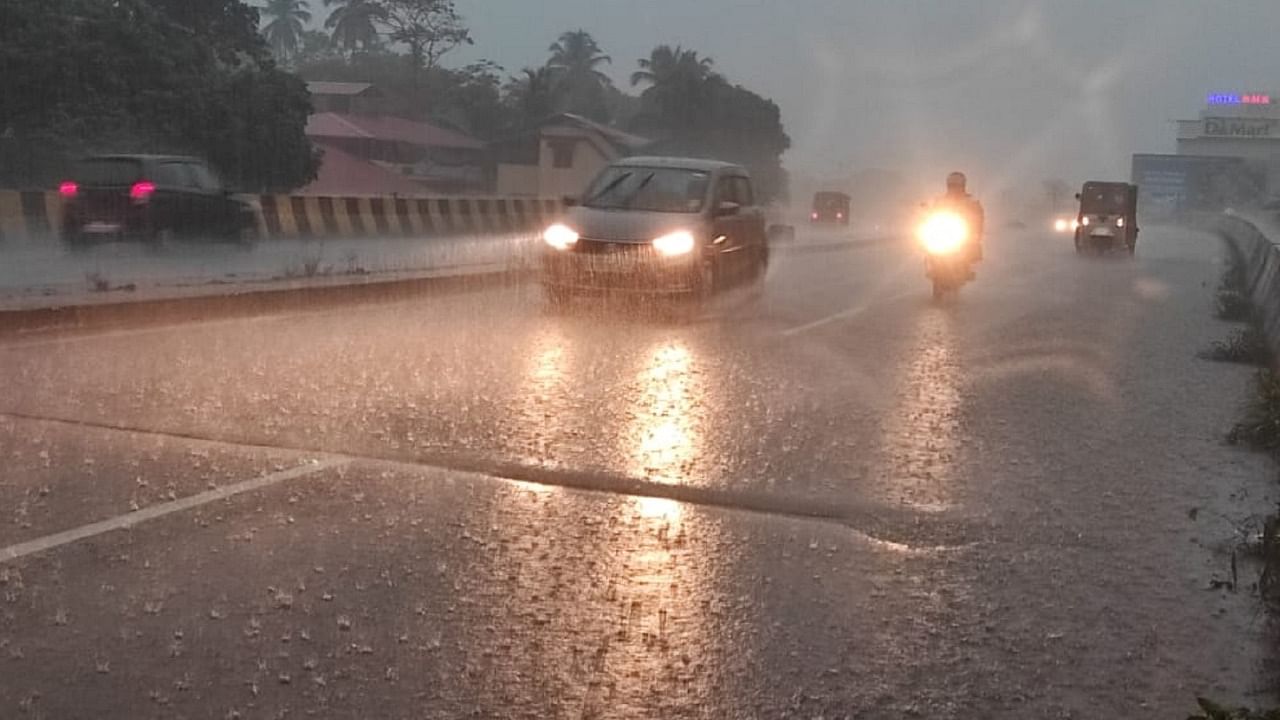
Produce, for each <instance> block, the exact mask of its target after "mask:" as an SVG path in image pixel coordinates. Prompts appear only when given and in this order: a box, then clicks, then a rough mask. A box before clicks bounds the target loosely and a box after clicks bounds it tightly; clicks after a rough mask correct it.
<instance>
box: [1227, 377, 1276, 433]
mask: <svg viewBox="0 0 1280 720" xmlns="http://www.w3.org/2000/svg"><path fill="white" fill-rule="evenodd" d="M1256 385H1257V397H1256V398H1254V400H1253V403H1252V404H1251V405H1250V406H1249V410H1248V412H1247V413H1246V414H1245V417H1244V419H1243V420H1241V421H1240V422H1238V423H1236V425H1235V427H1233V428H1232V429H1231V432H1230V433H1228V434H1227V442H1229V443H1231V444H1232V445H1245V446H1247V447H1251V448H1254V449H1256V450H1263V451H1266V452H1269V453H1272V454H1277V453H1278V452H1280V377H1277V376H1276V374H1275V373H1274V372H1272V371H1271V370H1269V369H1263V370H1259V371H1258V375H1257V379H1256Z"/></svg>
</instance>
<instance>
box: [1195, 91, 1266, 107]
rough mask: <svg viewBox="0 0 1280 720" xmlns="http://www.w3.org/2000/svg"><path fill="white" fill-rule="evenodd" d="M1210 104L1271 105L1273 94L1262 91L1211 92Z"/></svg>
mask: <svg viewBox="0 0 1280 720" xmlns="http://www.w3.org/2000/svg"><path fill="white" fill-rule="evenodd" d="M1209 104H1210V105H1270V104H1271V96H1270V95H1265V94H1260V93H1249V94H1246V95H1238V94H1236V93H1211V94H1210V95H1209Z"/></svg>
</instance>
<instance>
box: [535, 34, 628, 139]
mask: <svg viewBox="0 0 1280 720" xmlns="http://www.w3.org/2000/svg"><path fill="white" fill-rule="evenodd" d="M548 50H549V51H550V52H551V58H550V59H549V60H547V67H548V68H549V69H550V70H551V72H552V73H553V74H554V78H555V84H556V87H555V91H556V94H558V95H559V96H560V98H561V101H562V103H561V104H562V107H563V109H564V110H566V111H568V112H576V113H580V114H583V115H586V116H587V117H591V118H593V119H596V120H606V119H608V118H607V115H608V110H607V108H606V106H605V102H604V90H605V89H606V88H608V87H609V86H610V85H612V84H613V83H612V81H610V80H609V76H608V75H606V74H604V72H602V71H601V70H600V67H601V66H603V65H608V64H610V63H612V62H613V59H612V58H610V57H609V56H608V55H605V54H604V52H603V51H602V50H601V49H600V45H599V44H598V43H597V42H596V41H595V38H593V37H591V33H589V32H587V31H586V30H571V31H569V32H566V33H563V34H561V35H560V39H559V40H557V41H556V42H554V43H552V44H551V47H550V48H548Z"/></svg>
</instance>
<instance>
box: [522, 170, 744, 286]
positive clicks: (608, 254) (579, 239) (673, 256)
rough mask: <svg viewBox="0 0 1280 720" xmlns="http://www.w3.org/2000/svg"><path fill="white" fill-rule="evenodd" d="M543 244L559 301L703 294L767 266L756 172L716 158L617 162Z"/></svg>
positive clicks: (549, 282) (547, 278) (546, 278)
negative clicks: (584, 297) (589, 296)
mask: <svg viewBox="0 0 1280 720" xmlns="http://www.w3.org/2000/svg"><path fill="white" fill-rule="evenodd" d="M543 239H544V240H545V242H546V252H545V255H544V258H543V285H544V287H545V288H546V291H547V295H548V297H549V298H550V299H551V300H552V301H553V302H563V301H565V300H567V299H569V298H570V297H572V296H574V295H578V294H588V293H611V292H624V293H646V294H654V295H686V296H694V297H703V296H706V295H708V294H710V293H712V292H714V291H716V290H719V289H722V288H725V287H728V286H731V285H734V284H738V283H743V282H747V281H750V280H754V279H757V278H760V277H762V276H763V275H764V271H765V269H766V267H767V266H768V262H769V243H768V238H767V235H766V232H765V222H764V213H763V211H762V210H761V209H760V208H759V207H758V206H757V205H756V198H755V191H754V188H753V187H752V183H751V178H750V176H749V175H748V174H747V171H746V170H744V169H743V168H741V167H739V166H737V165H731V164H728V163H722V162H715V161H711V160H695V159H687V158H660V157H635V158H627V159H625V160H620V161H617V162H615V163H613V164H612V165H610V166H608V167H606V168H605V169H604V170H603V171H601V173H600V174H599V176H597V177H596V179H595V180H594V181H593V182H592V183H591V185H590V187H589V188H588V189H587V191H586V193H585V194H584V195H583V196H582V199H581V202H580V203H579V204H578V205H576V206H575V207H571V208H569V210H568V212H567V213H566V216H565V218H564V220H563V221H562V222H559V223H556V224H554V225H552V226H551V227H549V228H547V229H546V231H545V232H544V233H543Z"/></svg>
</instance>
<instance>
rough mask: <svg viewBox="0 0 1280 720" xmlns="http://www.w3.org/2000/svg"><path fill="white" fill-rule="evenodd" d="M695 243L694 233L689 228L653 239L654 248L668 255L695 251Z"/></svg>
mask: <svg viewBox="0 0 1280 720" xmlns="http://www.w3.org/2000/svg"><path fill="white" fill-rule="evenodd" d="M693 244H694V243H693V233H690V232H689V231H687V230H678V231H676V232H673V233H668V234H666V235H663V236H662V237H660V238H658V239H657V240H654V241H653V247H654V249H655V250H657V251H658V253H659V254H661V255H665V256H667V257H673V256H676V255H687V254H689V253H690V252H693Z"/></svg>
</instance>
